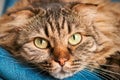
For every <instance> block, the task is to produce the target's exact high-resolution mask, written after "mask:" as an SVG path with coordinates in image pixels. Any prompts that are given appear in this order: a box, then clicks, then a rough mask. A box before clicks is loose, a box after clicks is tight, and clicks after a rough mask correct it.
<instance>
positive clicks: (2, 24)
mask: <svg viewBox="0 0 120 80" xmlns="http://www.w3.org/2000/svg"><path fill="white" fill-rule="evenodd" d="M119 8H120V4H118V3H111V2H109V1H107V0H105V1H104V0H76V1H75V0H73V1H72V0H70V1H69V0H60V1H57V0H50V1H49V0H45V1H44V0H22V1H20V2H19V3H17V4H16V5H15V6H14V7H13V8H11V9H9V10H8V13H6V14H5V15H3V16H2V17H1V18H0V45H1V46H3V47H4V48H6V49H7V50H9V51H10V52H11V53H12V54H13V55H14V56H15V57H22V58H24V59H25V60H26V61H27V62H29V63H33V64H35V65H36V66H38V67H39V68H41V69H43V70H45V71H47V72H49V73H50V74H51V75H53V76H54V77H56V78H59V79H63V78H66V77H69V76H72V75H73V74H75V73H76V72H78V71H81V70H83V69H84V68H88V69H90V70H94V71H98V73H99V72H100V73H99V74H100V75H102V76H104V77H105V76H109V78H110V79H112V78H113V79H120V52H119V51H120V34H119V32H120V9H119ZM106 73H107V74H106ZM113 76H114V77H113Z"/></svg>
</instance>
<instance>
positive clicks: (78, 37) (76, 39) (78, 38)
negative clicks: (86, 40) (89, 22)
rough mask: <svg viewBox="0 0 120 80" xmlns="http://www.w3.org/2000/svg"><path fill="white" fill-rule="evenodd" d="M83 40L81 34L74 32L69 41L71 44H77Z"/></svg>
mask: <svg viewBox="0 0 120 80" xmlns="http://www.w3.org/2000/svg"><path fill="white" fill-rule="evenodd" d="M81 40H82V36H81V34H79V33H76V34H73V35H72V36H71V37H70V38H69V40H68V42H69V44H71V45H77V44H78V43H80V42H81Z"/></svg>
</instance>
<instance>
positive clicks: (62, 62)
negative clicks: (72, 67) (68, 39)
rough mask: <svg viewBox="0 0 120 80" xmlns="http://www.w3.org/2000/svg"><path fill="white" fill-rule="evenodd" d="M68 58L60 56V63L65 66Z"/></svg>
mask: <svg viewBox="0 0 120 80" xmlns="http://www.w3.org/2000/svg"><path fill="white" fill-rule="evenodd" d="M67 60H68V59H66V58H60V59H58V63H59V64H60V65H61V66H63V65H64V64H65V62H66V61H67Z"/></svg>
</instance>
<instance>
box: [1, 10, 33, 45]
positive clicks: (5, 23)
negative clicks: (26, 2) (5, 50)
mask: <svg viewBox="0 0 120 80" xmlns="http://www.w3.org/2000/svg"><path fill="white" fill-rule="evenodd" d="M31 16H33V13H32V12H31V11H29V10H22V11H17V12H11V13H9V14H4V15H3V16H2V17H1V18H0V46H8V47H10V46H12V45H13V44H14V41H15V38H16V37H17V36H18V33H19V31H20V30H21V29H22V27H23V26H24V24H26V22H27V21H28V19H29V18H30V17H31Z"/></svg>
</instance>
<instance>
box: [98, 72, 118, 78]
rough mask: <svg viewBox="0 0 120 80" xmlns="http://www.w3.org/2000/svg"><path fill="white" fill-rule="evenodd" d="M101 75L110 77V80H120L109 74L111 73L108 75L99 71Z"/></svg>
mask: <svg viewBox="0 0 120 80" xmlns="http://www.w3.org/2000/svg"><path fill="white" fill-rule="evenodd" d="M99 72H100V73H101V74H104V75H106V76H109V77H110V78H112V79H115V80H119V79H118V78H117V77H114V76H113V75H111V74H109V73H106V72H103V71H99Z"/></svg>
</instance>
